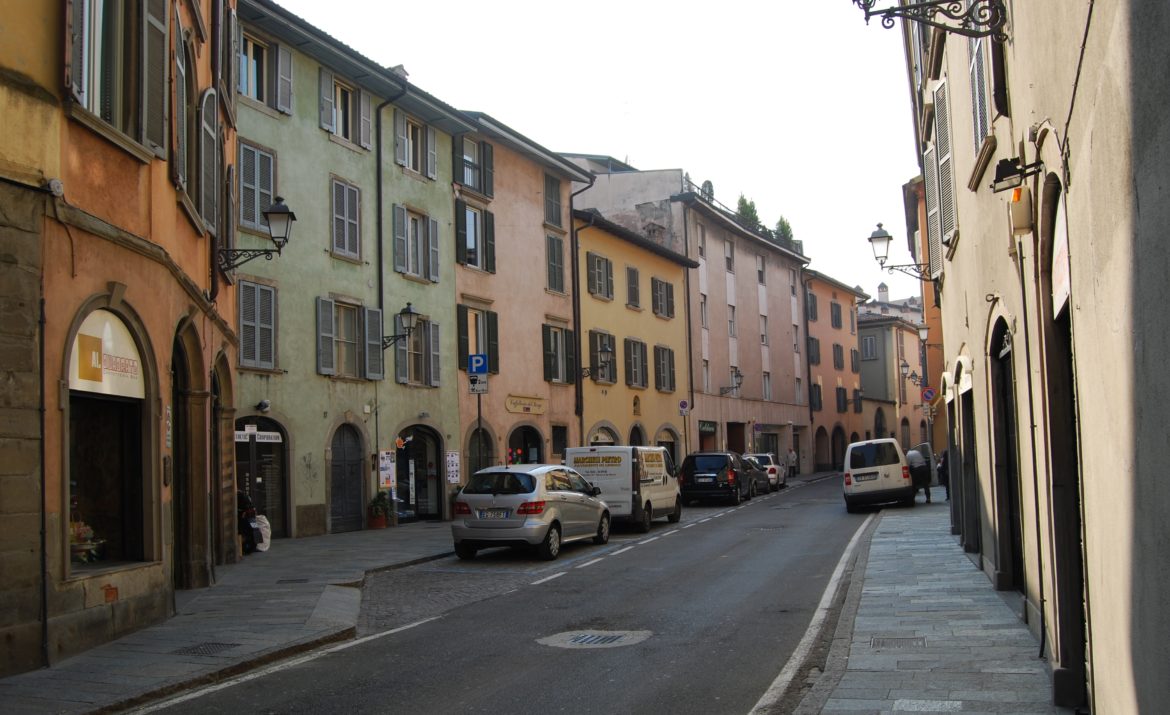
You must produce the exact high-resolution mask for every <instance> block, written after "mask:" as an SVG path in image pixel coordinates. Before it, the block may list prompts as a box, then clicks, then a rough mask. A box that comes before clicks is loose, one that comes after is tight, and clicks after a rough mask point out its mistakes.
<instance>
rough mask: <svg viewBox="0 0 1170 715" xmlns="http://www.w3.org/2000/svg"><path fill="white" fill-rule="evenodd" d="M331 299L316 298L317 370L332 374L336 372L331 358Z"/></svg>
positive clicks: (324, 373)
mask: <svg viewBox="0 0 1170 715" xmlns="http://www.w3.org/2000/svg"><path fill="white" fill-rule="evenodd" d="M333 330H334V328H333V301H332V300H329V299H328V298H317V372H318V373H319V374H321V375H333V374H335V373H336V372H337V369H336V367H335V365H334V362H335V361H334V359H333Z"/></svg>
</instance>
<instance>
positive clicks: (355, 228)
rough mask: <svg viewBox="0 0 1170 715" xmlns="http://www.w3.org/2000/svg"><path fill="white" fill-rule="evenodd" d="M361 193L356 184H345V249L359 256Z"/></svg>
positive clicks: (352, 254) (360, 248) (360, 247)
mask: <svg viewBox="0 0 1170 715" xmlns="http://www.w3.org/2000/svg"><path fill="white" fill-rule="evenodd" d="M360 216H361V193H360V192H359V191H358V188H357V187H356V186H350V185H348V184H346V185H345V250H346V252H347V253H348V254H349V255H351V256H353V257H354V258H357V257H359V256H361V250H362V246H361V219H360Z"/></svg>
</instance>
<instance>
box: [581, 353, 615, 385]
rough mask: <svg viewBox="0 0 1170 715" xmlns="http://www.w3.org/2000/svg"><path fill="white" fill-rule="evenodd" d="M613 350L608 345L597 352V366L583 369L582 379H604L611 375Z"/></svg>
mask: <svg viewBox="0 0 1170 715" xmlns="http://www.w3.org/2000/svg"><path fill="white" fill-rule="evenodd" d="M613 355H614V353H613V348H611V347H610V346H609V345H608V344H606V345H602V346H601V348H600V349H599V350H598V351H597V364H596V365H590V366H589V367H583V368H581V379H582V380H584V379H585V378H587V377H592V378H593V379H594V380H600V379H604V378H605V377H607V376H608V375H609V366H610V365H612V364H613Z"/></svg>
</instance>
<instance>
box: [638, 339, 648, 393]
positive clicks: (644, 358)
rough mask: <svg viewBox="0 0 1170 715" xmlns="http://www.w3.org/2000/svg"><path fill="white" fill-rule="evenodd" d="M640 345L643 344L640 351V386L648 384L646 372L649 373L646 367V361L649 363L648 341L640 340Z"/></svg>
mask: <svg viewBox="0 0 1170 715" xmlns="http://www.w3.org/2000/svg"><path fill="white" fill-rule="evenodd" d="M639 345H640V346H641V348H642V349H641V350H640V351H639V358H640V360H639V363H640V364H639V367H640V368H641V373H640V374H641V379H640V380H639V382H638V386H639V387H645V386H646V384H647V380H646V373H647V369H646V367H647V365H646V363H647V356H646V343H641V342H640V343H639Z"/></svg>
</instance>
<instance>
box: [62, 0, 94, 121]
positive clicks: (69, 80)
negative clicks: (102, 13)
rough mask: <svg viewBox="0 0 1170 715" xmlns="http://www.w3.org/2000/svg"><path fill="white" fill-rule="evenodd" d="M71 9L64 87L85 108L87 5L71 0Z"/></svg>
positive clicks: (81, 0)
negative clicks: (67, 88)
mask: <svg viewBox="0 0 1170 715" xmlns="http://www.w3.org/2000/svg"><path fill="white" fill-rule="evenodd" d="M72 4H73V7H72V8H71V10H72V12H71V15H70V19H71V20H72V22H71V23H70V28H69V55H68V61H67V63H66V66H65V85H66V86H67V87H69V89H70V91H71V92H72V93H73V98H74V99H75V100H77V102H78V103H79V104H81V105H82V106H86V99H87V97H86V88H85V67H86V58H87V57H88V56H89V52H88V48H87V47H86V45H87V42H86V40H87V38H86V36H85V20H86V15H87V14H88V12H89V3H88V2H85V1H84V0H72Z"/></svg>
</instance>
